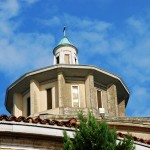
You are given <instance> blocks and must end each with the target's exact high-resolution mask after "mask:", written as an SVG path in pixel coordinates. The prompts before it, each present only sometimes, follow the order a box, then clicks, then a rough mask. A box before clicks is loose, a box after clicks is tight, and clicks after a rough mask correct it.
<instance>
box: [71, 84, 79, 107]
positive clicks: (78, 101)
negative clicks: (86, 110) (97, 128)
mask: <svg viewBox="0 0 150 150" xmlns="http://www.w3.org/2000/svg"><path fill="white" fill-rule="evenodd" d="M75 86H76V87H78V107H74V106H73V102H74V100H73V87H75ZM79 88H80V87H79V85H77V84H73V85H71V101H72V107H73V108H79V107H80V92H79V91H80V90H79Z"/></svg>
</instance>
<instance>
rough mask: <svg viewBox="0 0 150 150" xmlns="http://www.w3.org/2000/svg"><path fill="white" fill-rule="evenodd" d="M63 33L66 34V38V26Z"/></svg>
mask: <svg viewBox="0 0 150 150" xmlns="http://www.w3.org/2000/svg"><path fill="white" fill-rule="evenodd" d="M63 32H64V36H66V26H64V29H63Z"/></svg>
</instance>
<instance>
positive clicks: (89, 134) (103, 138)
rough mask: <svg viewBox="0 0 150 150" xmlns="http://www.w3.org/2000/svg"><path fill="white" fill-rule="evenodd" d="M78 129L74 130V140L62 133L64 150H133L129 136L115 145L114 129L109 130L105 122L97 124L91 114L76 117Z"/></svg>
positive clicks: (81, 114)
mask: <svg viewBox="0 0 150 150" xmlns="http://www.w3.org/2000/svg"><path fill="white" fill-rule="evenodd" d="M78 117H79V121H80V127H79V128H76V129H75V134H74V139H70V138H69V137H68V136H67V133H66V131H64V150H134V149H135V148H134V145H133V140H132V138H131V136H130V135H128V136H127V137H126V138H124V139H123V140H122V141H120V142H119V143H118V144H116V140H117V134H116V131H115V129H110V128H109V127H108V126H107V124H106V122H104V121H102V122H101V123H99V122H98V121H97V120H96V119H95V117H94V116H93V114H92V113H89V116H88V117H85V116H83V113H79V115H78Z"/></svg>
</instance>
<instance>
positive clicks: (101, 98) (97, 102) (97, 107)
mask: <svg viewBox="0 0 150 150" xmlns="http://www.w3.org/2000/svg"><path fill="white" fill-rule="evenodd" d="M98 91H99V92H101V106H102V107H101V108H104V106H103V101H102V90H101V89H96V98H97V108H98V109H99V107H98V96H97V94H98Z"/></svg>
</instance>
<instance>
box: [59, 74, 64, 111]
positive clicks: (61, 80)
mask: <svg viewBox="0 0 150 150" xmlns="http://www.w3.org/2000/svg"><path fill="white" fill-rule="evenodd" d="M64 90H65V79H64V76H63V73H62V72H59V73H58V102H59V107H60V108H62V107H64V102H63V101H64V94H65V93H64ZM61 113H62V112H61Z"/></svg>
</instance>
